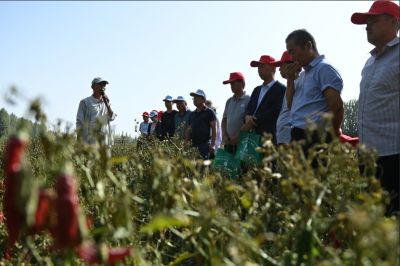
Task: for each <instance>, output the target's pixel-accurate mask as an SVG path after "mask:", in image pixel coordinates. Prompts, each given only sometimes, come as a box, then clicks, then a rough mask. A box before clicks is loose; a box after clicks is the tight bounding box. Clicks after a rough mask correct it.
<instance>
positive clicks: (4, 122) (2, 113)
mask: <svg viewBox="0 0 400 266" xmlns="http://www.w3.org/2000/svg"><path fill="white" fill-rule="evenodd" d="M9 128H10V115H9V114H8V112H7V111H6V110H5V109H4V108H1V109H0V138H1V137H3V136H7V135H8V133H9Z"/></svg>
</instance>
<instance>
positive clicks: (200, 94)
mask: <svg viewBox="0 0 400 266" xmlns="http://www.w3.org/2000/svg"><path fill="white" fill-rule="evenodd" d="M190 96H201V97H203V98H204V100H205V99H206V98H207V97H206V94H205V92H204V91H203V90H197V91H196V92H191V93H190Z"/></svg>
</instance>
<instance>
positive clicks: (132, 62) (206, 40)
mask: <svg viewBox="0 0 400 266" xmlns="http://www.w3.org/2000/svg"><path fill="white" fill-rule="evenodd" d="M371 4H372V1H254V2H249V1H218V2H215V1H210V2H207V1H120V2H119V1H118V2H117V1H82V2H81V1H65V2H64V1H54V2H52V1H43V2H41V1H37V2H31V1H15V2H14V1H1V2H0V37H1V45H0V60H1V64H0V108H5V109H6V110H7V111H8V112H10V113H11V112H12V113H14V114H15V115H17V116H20V117H21V116H23V117H26V118H30V117H29V116H28V113H27V108H28V104H29V101H30V100H32V99H34V98H36V97H40V98H41V100H42V102H43V106H42V107H43V110H44V112H45V113H46V115H47V117H48V120H49V126H50V127H51V126H54V125H56V124H57V123H58V122H61V126H62V127H70V128H71V129H74V127H75V121H76V113H77V109H78V105H79V101H80V100H81V99H83V98H85V97H88V96H90V95H91V94H92V89H91V87H90V86H91V81H92V79H93V78H94V77H98V76H99V77H102V78H103V79H106V80H108V81H109V85H108V86H107V90H106V93H107V94H108V96H109V98H110V101H111V104H112V108H113V110H114V112H115V113H117V118H116V119H115V121H113V122H112V125H113V128H114V130H115V132H116V133H117V134H121V133H123V134H124V135H125V134H128V135H129V136H131V137H135V136H137V133H136V132H135V120H136V121H138V122H141V121H142V117H141V114H142V113H143V112H144V111H151V110H153V109H156V110H164V109H165V106H164V102H163V101H162V100H163V99H164V97H165V96H166V95H171V96H173V97H174V98H176V97H177V96H179V95H180V96H183V97H185V99H186V101H187V102H188V107H189V109H191V110H194V109H195V107H194V105H193V102H192V97H191V96H190V95H189V94H190V92H194V91H196V90H197V89H202V90H204V91H205V93H206V95H207V98H208V99H210V100H212V102H213V103H214V106H215V107H216V108H217V116H218V117H219V118H220V119H221V118H222V114H223V111H224V107H225V103H226V100H227V99H228V98H229V97H231V96H232V92H231V89H230V86H229V85H223V84H222V81H223V80H226V79H228V77H229V73H230V72H234V71H240V72H242V73H243V74H244V76H245V79H246V92H247V93H248V94H251V92H252V91H253V88H255V87H256V86H258V85H260V84H261V83H262V81H261V79H260V78H259V76H258V72H257V68H252V67H250V61H252V60H258V59H259V58H260V56H261V55H270V56H272V57H274V58H275V59H280V57H281V55H282V53H283V51H284V50H285V49H286V48H285V38H286V37H287V35H288V34H289V33H290V32H292V31H293V30H296V29H301V28H304V29H306V30H307V31H309V32H310V33H311V34H312V35H313V36H314V38H315V40H316V43H317V48H318V51H319V53H320V54H323V55H325V56H326V59H327V60H328V61H329V62H330V63H331V64H332V65H333V66H334V67H335V68H336V69H338V71H339V73H340V74H341V76H342V78H343V81H344V89H343V91H342V98H343V100H344V101H348V100H351V99H358V95H359V83H360V80H361V69H362V67H363V66H364V63H365V61H366V60H367V58H368V57H369V52H370V50H372V49H373V46H372V45H371V44H369V43H368V42H367V39H366V31H365V25H354V24H352V23H351V21H350V17H351V15H352V14H353V13H354V12H367V11H368V10H369V8H370V6H371ZM275 78H276V79H277V80H279V81H281V82H283V83H285V81H284V80H283V79H282V78H281V77H280V75H279V71H277V73H276V76H275ZM12 86H15V87H16V88H17V89H18V91H19V93H20V95H22V96H20V97H18V98H16V99H17V100H16V104H14V105H10V104H9V103H8V102H7V101H5V96H6V95H9V94H10V87H12ZM174 108H175V106H174Z"/></svg>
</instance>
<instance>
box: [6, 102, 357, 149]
mask: <svg viewBox="0 0 400 266" xmlns="http://www.w3.org/2000/svg"><path fill="white" fill-rule="evenodd" d="M357 104H358V100H350V101H347V102H345V103H344V111H345V115H344V121H343V126H342V130H343V133H344V134H346V135H349V136H352V137H356V136H357V135H358V131H357V108H358V106H357ZM20 122H23V123H25V124H26V125H27V127H28V129H30V131H31V132H33V136H36V135H37V134H38V132H39V130H40V129H44V127H45V126H44V125H41V124H38V123H37V122H32V121H31V120H28V119H25V118H23V117H17V116H16V115H14V114H13V113H11V114H9V113H8V112H7V111H6V110H5V109H4V108H1V109H0V138H1V137H4V136H8V135H9V134H10V133H12V132H14V131H15V129H16V127H17V125H18V124H19V123H20ZM115 141H116V142H123V143H124V142H131V141H132V138H130V137H129V136H128V133H126V135H125V136H124V134H123V133H122V135H120V136H119V135H118V136H115Z"/></svg>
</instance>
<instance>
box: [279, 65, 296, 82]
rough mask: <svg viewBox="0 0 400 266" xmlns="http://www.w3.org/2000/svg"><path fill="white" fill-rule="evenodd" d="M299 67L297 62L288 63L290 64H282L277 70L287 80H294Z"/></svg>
mask: <svg viewBox="0 0 400 266" xmlns="http://www.w3.org/2000/svg"><path fill="white" fill-rule="evenodd" d="M299 69H301V66H300V65H299V64H298V63H297V62H294V63H290V64H283V65H282V66H281V67H280V69H279V71H280V72H281V74H282V76H285V77H286V79H288V80H295V79H296V75H297V73H298V72H299Z"/></svg>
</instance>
